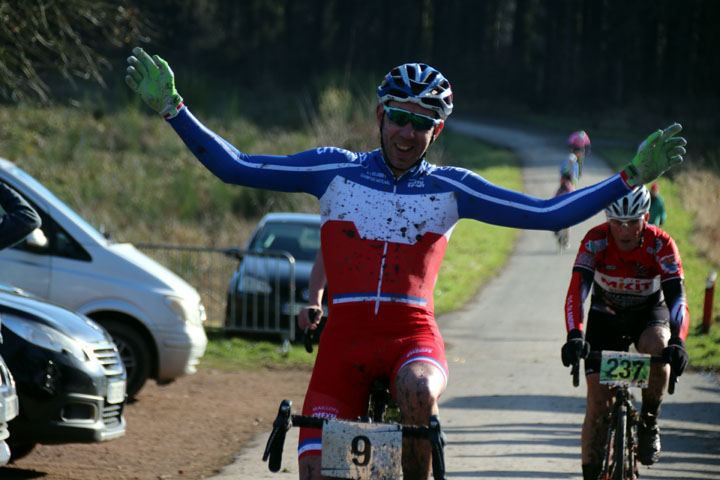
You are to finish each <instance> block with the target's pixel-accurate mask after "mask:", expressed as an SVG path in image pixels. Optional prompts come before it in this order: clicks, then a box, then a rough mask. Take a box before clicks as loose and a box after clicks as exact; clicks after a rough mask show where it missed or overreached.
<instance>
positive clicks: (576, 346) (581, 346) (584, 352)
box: [560, 328, 590, 367]
mask: <svg viewBox="0 0 720 480" xmlns="http://www.w3.org/2000/svg"><path fill="white" fill-rule="evenodd" d="M560 353H561V356H562V362H563V365H565V366H566V367H569V366H570V365H575V364H576V363H578V362H580V359H581V358H585V357H587V356H588V353H590V344H589V343H587V342H586V341H585V335H584V334H583V332H582V330H578V329H577V328H575V329H573V330H570V331H569V332H568V334H567V342H565V345H563V346H562V350H561V352H560Z"/></svg>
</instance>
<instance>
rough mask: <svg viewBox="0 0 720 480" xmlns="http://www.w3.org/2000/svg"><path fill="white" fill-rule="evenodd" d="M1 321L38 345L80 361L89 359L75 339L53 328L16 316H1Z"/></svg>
mask: <svg viewBox="0 0 720 480" xmlns="http://www.w3.org/2000/svg"><path fill="white" fill-rule="evenodd" d="M2 322H3V324H4V325H5V326H6V327H7V328H8V329H9V330H10V331H12V332H13V333H15V335H17V336H19V337H20V338H22V339H24V340H27V341H28V342H30V343H33V344H35V345H37V346H38V347H41V348H45V349H47V350H52V351H54V352H58V353H63V352H67V353H69V354H71V355H72V356H74V357H75V358H77V359H78V360H80V361H81V362H86V361H88V360H90V357H88V355H87V354H86V353H85V350H84V349H83V347H82V345H81V344H80V343H79V342H78V341H77V340H73V339H72V338H70V337H68V336H67V335H65V334H64V333H62V332H60V331H58V330H55V329H54V328H50V327H49V326H47V325H43V324H42V323H36V322H31V321H28V320H23V319H21V318H18V317H9V316H5V317H3V318H2Z"/></svg>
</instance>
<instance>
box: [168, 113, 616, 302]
mask: <svg viewBox="0 0 720 480" xmlns="http://www.w3.org/2000/svg"><path fill="white" fill-rule="evenodd" d="M169 123H170V124H171V125H172V127H173V128H174V129H175V131H176V132H177V133H178V134H179V135H180V137H181V138H182V140H183V141H184V142H185V144H186V145H187V146H188V148H190V150H191V151H192V152H193V154H195V155H196V156H197V158H198V159H199V160H200V161H201V162H202V163H203V165H205V167H207V168H208V169H209V170H210V171H211V172H213V173H214V174H215V175H216V176H217V177H219V178H220V179H221V180H223V181H224V182H226V183H233V184H238V185H244V186H248V187H255V188H262V189H269V190H277V191H284V192H306V193H309V194H311V195H314V196H315V197H317V198H318V199H319V201H320V214H321V217H322V229H321V235H322V250H323V258H324V262H325V268H326V271H327V278H328V288H329V293H330V295H331V297H330V298H331V304H330V308H331V309H332V308H333V305H338V304H342V303H348V302H365V301H372V302H375V304H376V306H375V312H376V313H377V311H378V308H381V307H380V305H381V304H382V302H399V303H403V304H408V305H412V306H413V307H416V308H421V309H423V310H426V311H428V312H430V314H432V311H433V295H432V292H433V288H434V286H435V281H436V278H437V273H438V270H439V268H440V264H441V262H442V258H443V255H444V253H445V248H446V246H447V242H448V240H449V239H450V235H451V234H452V231H453V228H454V227H455V225H456V223H457V222H458V220H459V219H461V218H471V219H474V220H478V221H481V222H486V223H491V224H494V225H501V226H506V227H515V228H525V229H538V230H551V231H557V230H560V229H562V228H566V227H569V226H571V225H574V224H576V223H578V222H580V221H582V220H584V219H586V218H588V217H590V216H591V215H593V214H595V213H596V212H598V211H599V210H601V209H602V208H604V207H605V205H606V204H607V203H609V202H611V201H613V200H615V199H617V198H618V197H620V196H622V195H624V194H626V193H627V192H628V190H629V187H628V185H627V183H626V179H625V178H624V177H623V176H622V175H621V174H617V175H614V176H612V177H611V178H609V179H607V180H605V181H603V182H601V183H598V184H596V185H592V186H589V187H586V188H583V189H581V190H577V191H575V192H573V193H572V194H569V195H564V196H563V197H555V198H550V199H540V198H536V197H532V196H529V195H525V194H522V193H518V192H515V191H511V190H508V189H505V188H502V187H498V186H496V185H493V184H492V183H490V182H488V181H487V180H485V179H484V178H482V177H481V176H479V175H477V174H475V173H473V172H471V171H469V170H466V169H463V168H456V167H440V166H437V165H433V164H430V163H428V162H426V161H425V160H422V161H421V162H420V163H419V164H418V165H416V166H415V167H414V168H412V169H411V170H409V171H407V172H405V173H404V174H403V175H401V176H400V177H398V178H395V177H394V175H393V174H392V172H391V171H390V169H389V168H388V167H387V165H386V164H385V161H384V160H383V156H382V153H381V151H380V150H379V149H378V150H374V151H371V152H362V153H359V152H351V151H348V150H343V149H339V148H333V147H323V148H317V149H314V150H309V151H306V152H301V153H297V154H293V155H286V156H272V155H248V154H245V153H242V152H239V151H238V150H237V149H236V148H235V147H233V146H232V145H231V144H230V143H228V142H227V141H225V140H224V139H222V138H220V137H219V136H218V135H217V134H215V133H214V132H212V131H210V130H209V129H208V128H206V127H205V126H204V125H202V124H201V123H200V122H199V121H198V120H197V119H196V118H195V117H194V116H193V115H192V114H191V113H190V112H189V110H188V109H187V107H183V108H182V109H181V110H180V112H179V113H178V115H177V116H175V117H174V118H172V119H170V120H169Z"/></svg>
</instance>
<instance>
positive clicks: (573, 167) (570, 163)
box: [555, 130, 590, 249]
mask: <svg viewBox="0 0 720 480" xmlns="http://www.w3.org/2000/svg"><path fill="white" fill-rule="evenodd" d="M567 144H568V146H569V147H570V153H569V154H568V156H567V157H566V158H565V160H563V162H562V164H561V165H560V186H559V187H558V189H557V191H556V192H555V196H558V195H562V194H565V193H570V192H573V191H575V187H576V185H577V183H578V181H579V180H580V177H581V176H582V167H583V161H584V160H585V154H586V153H585V149H588V150H589V149H590V137H589V136H588V134H587V133H586V132H585V131H584V130H578V131H577V132H573V133H571V134H570V136H569V137H568V140H567ZM555 236H556V238H557V241H558V243H559V244H560V247H561V249H562V248H565V249H567V248H570V229H569V228H565V229H562V230H559V231H557V232H555Z"/></svg>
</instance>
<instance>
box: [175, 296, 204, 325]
mask: <svg viewBox="0 0 720 480" xmlns="http://www.w3.org/2000/svg"><path fill="white" fill-rule="evenodd" d="M165 303H166V304H167V306H168V307H170V310H172V311H173V313H174V314H175V316H176V317H177V319H178V321H179V322H181V323H189V324H191V325H197V326H200V325H202V323H203V322H204V321H205V320H206V319H207V314H206V313H205V306H204V305H203V304H202V302H200V301H198V302H197V304H195V305H193V304H192V303H191V302H188V301H186V300H185V299H184V298H182V297H176V296H174V295H165Z"/></svg>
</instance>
